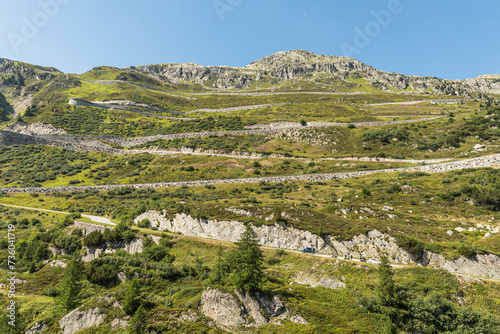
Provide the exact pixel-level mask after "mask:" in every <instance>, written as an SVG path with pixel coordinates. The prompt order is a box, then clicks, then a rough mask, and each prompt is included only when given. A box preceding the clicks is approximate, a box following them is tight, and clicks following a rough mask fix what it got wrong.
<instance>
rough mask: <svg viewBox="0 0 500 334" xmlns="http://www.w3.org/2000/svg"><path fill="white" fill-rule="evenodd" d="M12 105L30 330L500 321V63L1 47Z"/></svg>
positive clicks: (12, 180) (5, 267) (18, 251)
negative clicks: (418, 67) (141, 57)
mask: <svg viewBox="0 0 500 334" xmlns="http://www.w3.org/2000/svg"><path fill="white" fill-rule="evenodd" d="M0 118H1V121H2V123H1V124H0V304H1V305H8V303H9V298H8V291H9V289H8V287H9V284H10V283H9V280H8V279H9V278H10V276H11V274H10V272H13V270H11V269H12V268H14V267H12V268H10V269H9V265H10V263H9V260H8V259H9V254H11V255H12V254H15V268H14V269H15V272H16V279H17V280H16V281H15V282H16V283H15V286H16V293H17V294H16V298H17V299H16V300H17V303H18V305H19V307H18V309H17V311H16V312H18V313H16V315H17V316H18V318H19V319H22V322H21V323H22V326H23V328H22V331H20V333H21V332H22V333H30V334H38V333H41V334H45V333H64V334H73V333H81V334H90V333H96V334H97V333H99V334H101V333H102V334H104V333H116V334H118V333H234V332H236V333H292V332H295V333H395V332H396V333H417V332H419V333H439V332H450V333H462V332H463V333H469V332H471V333H472V332H478V333H496V332H498V330H499V329H500V307H499V302H500V292H499V291H500V283H499V282H500V214H499V210H500V195H499V194H500V172H499V166H500V79H499V78H498V76H495V75H490V76H481V77H478V78H475V79H467V80H446V79H439V78H431V77H416V76H405V75H402V74H397V73H388V72H383V71H379V70H376V69H375V68H373V67H371V66H369V65H366V64H363V63H361V62H359V61H358V60H355V59H353V58H348V57H336V56H324V55H317V54H314V53H310V52H307V51H304V50H295V51H289V52H279V53H276V54H273V55H271V56H269V57H266V58H264V59H261V60H259V61H256V62H253V63H251V64H249V65H248V66H246V67H228V66H200V65H196V64H191V63H184V64H156V65H148V66H132V67H127V68H122V69H119V68H114V67H108V66H101V67H96V68H94V69H92V70H90V71H88V72H86V73H83V74H66V73H63V72H61V71H59V70H57V69H55V68H51V67H42V66H37V65H31V64H26V63H21V62H17V61H11V60H7V59H0ZM13 235H15V238H13V237H12V236H13ZM11 240H13V241H11ZM308 247H309V248H314V252H315V254H306V253H301V252H300V251H302V250H303V249H306V248H308ZM12 250H14V251H12ZM245 252H247V253H245ZM249 254H250V255H249ZM346 257H349V260H347V259H345V258H346ZM351 257H352V258H351ZM370 259H371V262H367V260H370ZM250 265H251V266H253V267H252V268H254V269H255V268H257V269H258V270H255V272H254V273H253V274H255V276H252V277H250V278H249V277H247V276H245V272H244V270H241V268H246V267H245V266H250ZM73 282H74V283H75V284H73ZM384 282H385V283H384ZM384 284H390V285H391V286H392V288H390V289H389V290H390V291H389V290H384V289H386V288H387V287H386V286H385V287H384ZM388 291H389V292H388ZM384 294H385V295H384ZM381 296H382V297H381ZM384 296H385V297H384ZM387 296H389V297H390V301H389V302H388V301H387V300H386V301H385V302H384V301H383V298H386V297H387ZM389 297H387V298H389ZM443 319H444V320H443ZM457 319H458V320H457ZM7 320H8V313H7V311H5V312H3V313H2V314H1V316H0V328H4V327H1V326H6V325H5V323H6V321H7ZM134 326H135V327H134ZM5 328H7V327H5ZM422 328H424V329H423V330H422ZM426 328H427V329H429V328H432V330H430V329H429V330H427V329H426ZM474 330H476V331H474Z"/></svg>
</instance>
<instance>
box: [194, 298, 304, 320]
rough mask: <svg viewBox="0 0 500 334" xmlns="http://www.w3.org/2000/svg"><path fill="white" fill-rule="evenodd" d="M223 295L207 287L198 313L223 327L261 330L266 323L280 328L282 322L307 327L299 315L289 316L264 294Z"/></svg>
mask: <svg viewBox="0 0 500 334" xmlns="http://www.w3.org/2000/svg"><path fill="white" fill-rule="evenodd" d="M234 294H235V295H236V297H235V296H233V295H231V294H230V293H223V292H221V291H220V290H218V289H211V288H208V289H207V290H205V291H204V292H203V295H202V297H201V312H202V313H203V314H204V315H205V316H207V317H210V318H212V319H213V320H214V321H215V322H216V323H217V324H218V325H220V326H222V327H225V328H235V327H238V326H242V325H243V326H252V327H261V326H265V325H267V324H270V323H272V324H277V325H280V324H281V323H282V322H283V321H292V322H296V323H301V324H307V321H306V320H305V319H304V318H302V317H301V316H299V315H293V316H292V315H291V314H290V312H289V310H287V309H286V307H285V305H284V304H283V302H282V301H281V300H280V299H279V298H278V297H277V296H267V295H265V294H262V293H259V292H255V293H248V292H246V293H244V294H242V293H240V292H238V291H234Z"/></svg>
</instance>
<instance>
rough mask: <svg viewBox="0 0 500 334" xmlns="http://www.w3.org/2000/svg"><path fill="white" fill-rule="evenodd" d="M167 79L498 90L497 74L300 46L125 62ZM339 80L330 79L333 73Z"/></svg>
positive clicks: (232, 85)
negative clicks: (411, 69)
mask: <svg viewBox="0 0 500 334" xmlns="http://www.w3.org/2000/svg"><path fill="white" fill-rule="evenodd" d="M128 69H129V70H131V71H137V72H139V73H144V74H148V75H150V76H152V77H153V78H155V79H157V80H160V81H164V82H168V83H179V82H190V83H193V84H200V85H203V87H206V88H208V89H213V90H215V91H217V90H241V89H250V88H254V89H255V88H257V87H259V84H263V83H269V82H271V83H273V82H274V85H275V87H276V88H277V89H279V88H280V86H282V85H283V84H284V83H286V82H287V81H296V82H297V83H298V85H299V87H300V85H304V86H307V84H310V83H313V84H315V85H316V86H317V87H318V86H319V87H321V86H323V87H324V89H325V90H343V89H341V88H340V87H342V86H343V85H344V86H347V87H351V88H352V89H356V88H357V87H360V86H361V85H360V84H358V83H355V82H354V80H353V79H364V80H365V81H366V83H367V84H370V85H372V86H373V87H375V88H377V89H381V90H390V89H396V90H400V91H406V90H409V91H415V92H419V93H423V92H426V91H431V92H433V93H435V94H449V95H459V96H469V95H471V94H473V93H476V94H477V93H486V94H488V93H492V94H499V93H500V81H499V80H498V78H497V77H496V76H482V77H479V78H476V79H469V80H466V81H460V80H444V79H438V78H431V77H415V76H405V75H402V74H396V73H387V72H382V71H378V70H376V69H374V68H373V67H371V66H368V65H366V64H363V63H361V62H360V61H357V60H356V59H353V58H349V57H337V56H324V55H317V54H314V53H312V52H307V51H304V50H295V51H289V52H278V53H275V54H273V55H271V56H268V57H265V58H263V59H261V60H259V61H256V62H253V63H251V64H250V65H248V66H246V67H242V68H231V67H224V66H208V67H205V66H200V65H196V64H192V63H185V64H182V65H181V64H159V65H149V66H134V67H130V68H128ZM332 77H333V78H334V79H335V80H337V81H338V82H337V83H334V84H331V83H330V82H331V81H330V80H331V78H332Z"/></svg>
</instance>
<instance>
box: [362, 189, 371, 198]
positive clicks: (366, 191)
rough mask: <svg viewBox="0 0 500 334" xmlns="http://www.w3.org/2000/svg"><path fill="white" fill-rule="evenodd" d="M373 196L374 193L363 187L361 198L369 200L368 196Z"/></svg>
mask: <svg viewBox="0 0 500 334" xmlns="http://www.w3.org/2000/svg"><path fill="white" fill-rule="evenodd" d="M371 194H372V193H371V192H370V190H368V189H367V188H365V187H363V189H361V197H363V198H367V197H368V196H371Z"/></svg>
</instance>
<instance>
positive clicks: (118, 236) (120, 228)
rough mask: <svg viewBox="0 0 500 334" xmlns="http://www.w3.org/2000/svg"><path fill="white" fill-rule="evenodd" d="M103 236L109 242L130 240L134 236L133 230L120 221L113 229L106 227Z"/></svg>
mask: <svg viewBox="0 0 500 334" xmlns="http://www.w3.org/2000/svg"><path fill="white" fill-rule="evenodd" d="M103 237H104V239H105V240H107V241H109V242H120V241H125V242H130V241H132V240H133V239H134V238H135V232H134V231H132V230H131V229H130V227H129V226H128V225H127V224H126V223H124V222H120V223H118V225H116V227H115V228H114V229H106V230H105V231H104V233H103Z"/></svg>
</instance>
